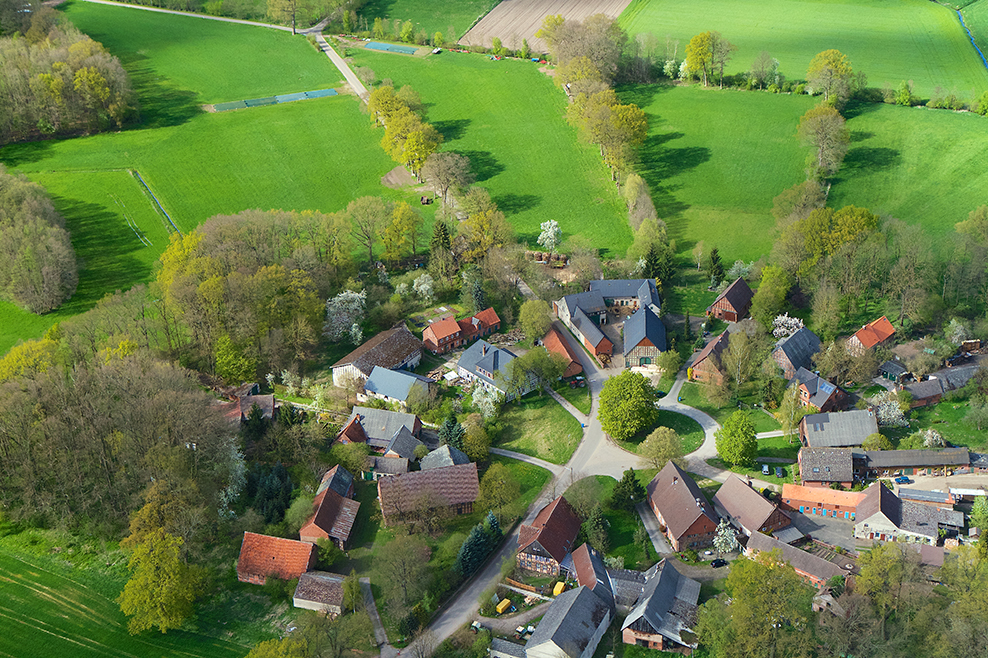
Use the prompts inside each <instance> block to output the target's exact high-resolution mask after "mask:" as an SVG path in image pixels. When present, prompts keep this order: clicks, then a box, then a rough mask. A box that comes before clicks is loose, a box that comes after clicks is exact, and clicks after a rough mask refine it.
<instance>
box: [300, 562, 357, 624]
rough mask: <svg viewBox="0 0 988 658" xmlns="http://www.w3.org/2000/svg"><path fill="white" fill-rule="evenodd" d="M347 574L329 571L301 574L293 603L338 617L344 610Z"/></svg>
mask: <svg viewBox="0 0 988 658" xmlns="http://www.w3.org/2000/svg"><path fill="white" fill-rule="evenodd" d="M344 578H345V576H341V575H340V574H338V573H329V572H328V571H310V572H308V573H304V574H302V575H301V576H299V579H298V586H297V587H296V588H295V595H294V596H293V597H292V605H294V606H295V607H296V608H304V609H305V610H314V611H316V612H321V613H323V614H327V615H329V616H330V617H336V616H338V615H340V614H342V612H343V580H344Z"/></svg>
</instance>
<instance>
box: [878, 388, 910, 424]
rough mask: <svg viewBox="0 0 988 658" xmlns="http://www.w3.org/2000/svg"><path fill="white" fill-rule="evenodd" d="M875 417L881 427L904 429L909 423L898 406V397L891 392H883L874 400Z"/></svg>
mask: <svg viewBox="0 0 988 658" xmlns="http://www.w3.org/2000/svg"><path fill="white" fill-rule="evenodd" d="M876 400H877V405H876V406H875V415H876V416H877V417H878V424H879V425H881V426H882V427H906V426H907V425H909V421H907V420H906V415H905V414H904V413H903V412H902V407H901V406H899V396H898V395H896V394H895V393H893V392H892V391H885V392H884V393H881V394H879V395H878V397H877V398H876Z"/></svg>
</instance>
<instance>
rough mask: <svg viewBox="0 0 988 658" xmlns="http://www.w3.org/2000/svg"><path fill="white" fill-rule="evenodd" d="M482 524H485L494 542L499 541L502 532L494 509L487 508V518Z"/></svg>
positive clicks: (502, 534)
mask: <svg viewBox="0 0 988 658" xmlns="http://www.w3.org/2000/svg"><path fill="white" fill-rule="evenodd" d="M484 524H485V525H486V526H487V532H488V533H490V535H491V538H492V539H493V540H494V543H495V544H497V543H498V542H500V541H501V538H502V537H503V536H504V533H503V532H501V524H500V523H498V520H497V517H496V516H494V510H487V518H486V519H485V520H484Z"/></svg>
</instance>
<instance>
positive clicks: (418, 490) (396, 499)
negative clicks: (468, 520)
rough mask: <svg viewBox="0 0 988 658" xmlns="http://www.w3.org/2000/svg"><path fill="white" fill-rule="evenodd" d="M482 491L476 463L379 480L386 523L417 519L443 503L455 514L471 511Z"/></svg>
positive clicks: (387, 524) (378, 495) (380, 496)
mask: <svg viewBox="0 0 988 658" xmlns="http://www.w3.org/2000/svg"><path fill="white" fill-rule="evenodd" d="M479 493H480V481H479V480H478V479H477V465H476V464H473V463H470V464H460V465H457V466H445V467H443V468H434V469H431V470H428V471H413V472H411V473H402V474H399V475H392V476H390V477H384V478H380V479H379V480H378V481H377V497H378V499H379V500H380V501H381V516H382V517H383V523H384V525H386V526H389V525H394V524H395V523H402V522H403V521H407V520H413V519H414V518H415V517H416V516H417V515H419V514H422V513H425V512H427V511H429V510H432V509H436V508H439V507H445V508H447V509H449V510H450V511H451V512H452V513H453V514H469V513H470V512H472V511H473V504H474V502H475V501H476V500H477V495H478V494H479Z"/></svg>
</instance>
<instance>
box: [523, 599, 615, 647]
mask: <svg viewBox="0 0 988 658" xmlns="http://www.w3.org/2000/svg"><path fill="white" fill-rule="evenodd" d="M612 616H613V615H612V612H611V608H610V606H608V605H607V603H605V602H604V601H603V600H602V599H601V598H600V597H598V596H597V595H596V594H594V593H593V592H592V591H591V590H590V588H588V587H586V586H582V585H581V586H580V587H577V588H576V589H571V590H569V591H566V592H563V593H562V594H560V595H559V596H557V597H556V599H555V600H554V601H553V602H552V605H550V606H549V609H548V610H547V611H546V613H545V616H544V617H542V621H541V622H540V623H539V626H538V628H536V629H535V632H534V633H533V634H532V637H531V638H530V639H529V640H528V644H526V645H525V654H526V656H527V658H561V657H562V656H565V657H566V658H590V657H591V656H593V654H594V651H596V650H597V645H598V644H599V643H600V639H601V637H603V635H604V632H605V631H606V630H607V627H608V626H610V624H611V619H612Z"/></svg>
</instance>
